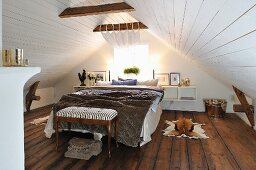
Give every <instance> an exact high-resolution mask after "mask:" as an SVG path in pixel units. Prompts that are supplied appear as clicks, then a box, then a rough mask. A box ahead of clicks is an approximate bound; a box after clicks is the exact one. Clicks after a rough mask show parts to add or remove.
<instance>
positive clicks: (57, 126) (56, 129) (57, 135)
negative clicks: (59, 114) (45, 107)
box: [55, 118, 59, 151]
mask: <svg viewBox="0 0 256 170" xmlns="http://www.w3.org/2000/svg"><path fill="white" fill-rule="evenodd" d="M58 129H59V122H58V120H57V118H56V122H55V134H56V150H57V151H58V145H59V130H58Z"/></svg>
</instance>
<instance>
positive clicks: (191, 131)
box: [163, 118, 209, 139]
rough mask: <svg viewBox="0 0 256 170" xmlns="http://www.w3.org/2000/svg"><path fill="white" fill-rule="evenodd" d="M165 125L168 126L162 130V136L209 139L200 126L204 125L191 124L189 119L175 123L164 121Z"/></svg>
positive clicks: (181, 119) (182, 119)
mask: <svg viewBox="0 0 256 170" xmlns="http://www.w3.org/2000/svg"><path fill="white" fill-rule="evenodd" d="M165 123H167V124H168V125H169V126H168V127H167V128H166V129H164V130H163V132H164V133H163V135H164V136H177V137H187V138H190V139H207V138H209V137H208V136H207V135H206V134H205V131H204V129H203V128H202V125H205V124H199V123H193V122H192V120H191V119H185V118H180V119H179V120H176V121H168V120H166V121H165Z"/></svg>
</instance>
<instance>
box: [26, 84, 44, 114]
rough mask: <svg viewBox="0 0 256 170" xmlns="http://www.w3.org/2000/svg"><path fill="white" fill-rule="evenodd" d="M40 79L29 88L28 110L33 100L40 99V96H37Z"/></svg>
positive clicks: (27, 97) (27, 96)
mask: <svg viewBox="0 0 256 170" xmlns="http://www.w3.org/2000/svg"><path fill="white" fill-rule="evenodd" d="M39 82H40V81H36V82H35V83H34V84H32V85H31V86H30V88H29V91H28V93H27V95H26V110H27V112H29V111H30V107H31V104H32V101H33V100H40V98H41V97H40V96H36V89H37V87H38V85H39Z"/></svg>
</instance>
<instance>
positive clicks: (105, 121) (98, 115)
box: [55, 107, 119, 157]
mask: <svg viewBox="0 0 256 170" xmlns="http://www.w3.org/2000/svg"><path fill="white" fill-rule="evenodd" d="M60 122H68V123H85V124H96V125H104V126H106V127H107V133H108V155H109V157H111V153H110V150H111V136H112V124H113V123H115V136H116V145H117V146H118V144H117V136H118V126H119V123H118V114H117V111H116V110H113V109H103V108H92V107H67V108H65V109H62V110H59V111H58V112H57V113H56V115H55V123H56V124H55V131H56V150H58V144H59V133H58V129H59V123H60ZM68 128H69V130H70V125H69V127H68Z"/></svg>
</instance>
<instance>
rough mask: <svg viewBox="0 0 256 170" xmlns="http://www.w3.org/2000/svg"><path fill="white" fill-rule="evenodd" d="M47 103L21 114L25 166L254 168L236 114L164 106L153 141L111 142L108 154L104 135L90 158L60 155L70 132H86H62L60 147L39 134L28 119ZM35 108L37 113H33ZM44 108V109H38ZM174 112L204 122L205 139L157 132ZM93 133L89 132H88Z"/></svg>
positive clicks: (252, 151)
mask: <svg viewBox="0 0 256 170" xmlns="http://www.w3.org/2000/svg"><path fill="white" fill-rule="evenodd" d="M50 111H51V108H48V109H46V108H44V109H43V111H40V109H39V110H37V111H36V112H33V113H29V114H27V115H25V119H24V120H25V122H26V125H27V126H26V127H25V141H26V142H25V155H26V159H25V163H26V165H25V167H26V169H54V170H55V169H73V170H79V169H89V170H94V169H123V170H126V169H129V170H130V169H131V170H133V169H134V170H135V169H161V170H162V169H240V168H241V169H255V168H256V147H255V146H256V134H255V131H253V130H252V129H251V128H250V127H248V126H247V125H246V124H245V123H244V122H243V121H242V120H241V119H239V118H238V117H237V116H236V115H233V114H230V115H228V116H227V117H226V118H225V119H218V120H212V119H209V118H208V116H207V114H204V113H192V112H180V111H164V112H163V115H162V117H161V120H160V123H159V125H158V127H157V129H156V132H155V133H154V134H153V135H152V141H151V142H149V143H148V144H146V145H144V146H142V147H141V148H132V147H128V146H124V145H122V144H121V145H120V147H119V148H115V144H114V141H113V143H112V146H113V147H112V157H111V158H110V159H109V158H108V154H107V140H106V139H105V137H104V138H103V148H102V152H101V153H100V154H99V155H98V156H93V157H92V158H91V159H90V160H88V161H86V160H78V159H71V158H65V157H64V153H65V151H66V150H67V145H68V143H67V142H68V140H69V139H70V138H71V137H73V136H79V137H85V138H88V135H84V134H80V133H74V132H72V133H71V135H70V134H68V133H61V135H60V148H59V151H58V152H57V151H55V136H53V137H52V138H51V139H48V138H46V137H45V136H44V135H45V134H44V132H43V130H44V126H35V125H31V124H30V123H29V121H31V120H33V119H35V118H39V117H41V116H42V115H47V114H49V113H50ZM37 112H38V114H37ZM42 112H44V113H42ZM179 117H186V118H192V119H194V121H196V122H198V123H205V124H206V126H204V129H205V130H206V133H207V135H208V136H209V137H210V138H209V139H202V140H191V139H184V138H176V137H166V136H163V135H162V130H163V129H164V128H165V127H166V124H165V122H164V121H165V120H166V119H167V120H176V119H178V118H179ZM91 137H92V136H89V138H91Z"/></svg>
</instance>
